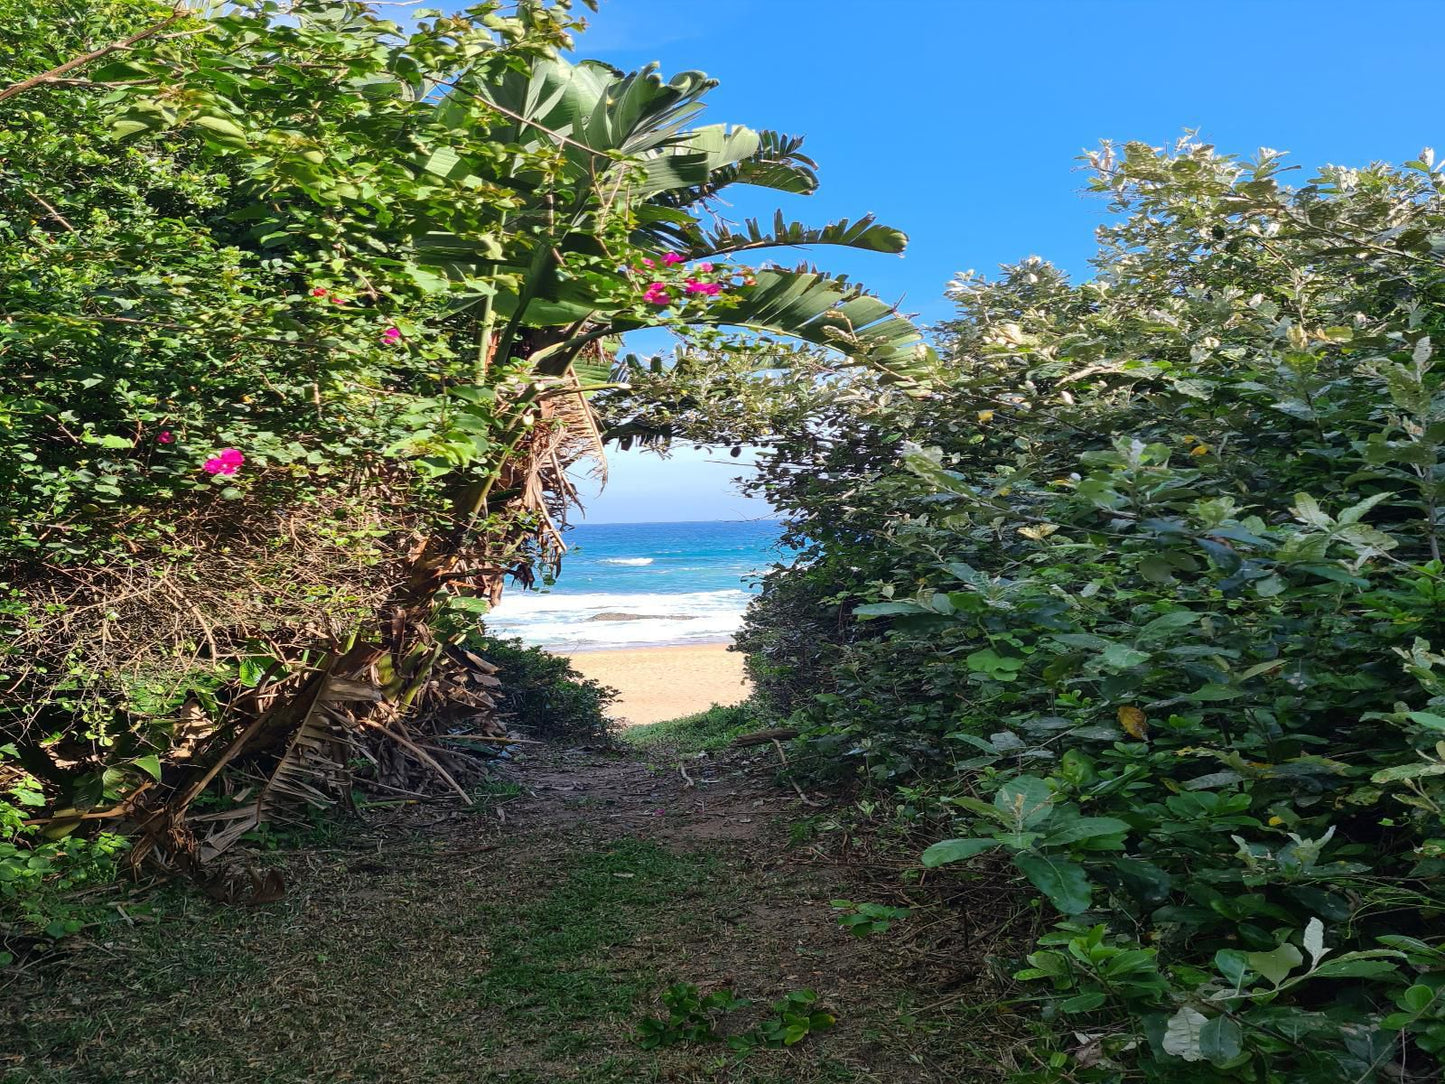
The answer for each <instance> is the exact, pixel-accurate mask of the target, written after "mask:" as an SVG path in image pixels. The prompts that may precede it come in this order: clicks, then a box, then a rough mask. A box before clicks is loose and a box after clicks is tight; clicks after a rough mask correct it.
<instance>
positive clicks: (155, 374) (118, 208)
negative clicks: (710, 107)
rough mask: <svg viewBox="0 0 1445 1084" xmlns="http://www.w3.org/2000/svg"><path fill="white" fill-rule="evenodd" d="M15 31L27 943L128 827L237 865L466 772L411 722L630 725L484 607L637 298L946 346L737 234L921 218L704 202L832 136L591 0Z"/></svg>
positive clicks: (9, 324)
mask: <svg viewBox="0 0 1445 1084" xmlns="http://www.w3.org/2000/svg"><path fill="white" fill-rule="evenodd" d="M0 24H3V25H4V27H5V29H6V33H5V35H4V40H3V42H0V73H3V75H0V357H3V366H0V689H3V694H0V794H3V795H4V796H5V797H3V798H0V900H3V901H4V903H5V906H6V917H5V920H4V921H3V923H0V936H5V937H9V936H11V935H15V936H25V937H28V936H33V935H43V936H47V937H53V936H57V935H59V934H63V933H65V932H67V931H68V930H71V929H73V928H74V927H75V925H76V924H77V920H76V919H75V918H74V916H72V915H70V914H69V913H68V912H67V911H66V909H65V907H64V906H63V905H61V904H58V903H55V904H53V906H52V905H51V904H47V905H46V906H44V907H42V906H41V905H40V904H39V903H38V902H37V901H38V900H39V899H40V898H41V896H43V895H44V893H43V892H42V891H41V889H42V888H44V887H45V886H49V887H51V888H57V887H63V886H65V885H66V884H70V883H75V882H78V881H80V880H83V879H85V878H90V877H94V876H103V875H105V873H106V872H107V871H108V870H109V869H110V868H111V865H112V862H113V859H114V857H115V855H116V854H117V852H118V851H119V850H120V849H121V844H120V842H119V841H118V840H117V838H116V836H117V835H121V836H125V837H126V838H127V839H129V840H131V841H132V845H131V846H130V847H129V848H128V850H127V851H126V857H127V860H128V861H129V862H131V863H132V864H133V865H138V864H139V863H141V862H142V861H144V862H148V863H150V864H151V865H152V866H153V867H155V868H159V869H162V870H165V871H167V872H170V873H186V874H189V875H193V876H198V877H199V876H211V875H212V874H211V873H210V872H209V871H208V869H207V867H208V864H209V863H211V862H212V861H213V860H215V859H216V858H217V856H219V855H220V854H221V853H222V852H223V851H224V850H225V849H226V848H227V847H228V846H230V845H231V844H233V843H234V842H235V841H236V840H237V839H239V838H241V837H242V836H244V835H245V834H246V833H247V832H250V831H252V830H254V829H255V828H256V827H257V826H258V825H261V824H263V823H264V822H267V821H269V820H273V819H276V818H284V817H287V816H294V815H296V814H297V812H298V811H299V809H300V808H301V807H304V806H313V807H315V806H323V805H326V804H328V803H330V802H334V801H336V800H338V799H340V800H345V799H347V798H348V797H349V794H350V790H351V787H352V785H353V784H354V783H356V782H357V781H358V780H367V779H371V780H375V781H377V782H378V783H379V784H382V785H389V786H391V787H392V788H393V790H395V789H397V788H400V789H403V790H405V789H411V788H413V787H414V786H416V785H419V784H418V782H417V780H415V779H413V778H412V776H415V775H417V773H418V772H420V773H423V774H426V775H429V776H430V777H431V779H432V781H433V782H435V781H437V780H440V781H442V782H443V783H444V784H445V785H447V786H448V787H449V788H450V789H451V790H453V791H454V792H455V793H457V794H458V795H459V796H465V795H466V788H465V787H462V786H461V785H460V784H458V783H457V781H456V779H455V775H456V774H459V773H461V772H462V771H463V770H464V768H465V763H464V762H465V759H466V758H464V757H462V756H461V755H460V754H455V753H447V754H444V755H443V756H441V757H440V758H439V757H438V756H437V755H435V754H434V753H431V752H428V751H427V749H426V748H424V747H423V746H424V745H426V744H433V743H429V742H421V741H419V740H414V739H417V738H418V737H419V735H418V733H417V730H416V728H422V729H425V730H427V731H428V734H429V736H432V737H434V736H436V734H437V732H438V731H441V732H443V733H445V735H446V736H447V737H449V738H450V737H452V736H454V734H455V732H456V731H458V730H460V729H464V728H467V727H472V726H482V727H484V728H485V727H487V726H496V725H498V724H497V717H498V716H499V715H503V714H505V713H506V712H507V711H508V710H510V711H511V712H513V713H514V714H516V715H517V716H519V717H521V718H522V719H523V720H524V721H525V722H527V723H529V724H540V721H541V718H542V716H543V715H545V716H546V718H547V724H548V726H552V727H556V728H559V729H575V728H577V727H582V728H584V729H585V728H587V727H589V726H590V727H592V728H595V727H596V725H597V711H598V709H599V707H600V706H601V703H602V697H603V693H602V691H601V690H599V689H597V688H595V687H592V686H588V685H586V684H585V683H583V684H577V683H571V682H569V680H568V679H567V675H566V673H565V669H566V668H565V665H559V666H550V665H549V664H546V663H543V662H539V660H538V659H537V658H535V657H533V656H531V655H529V654H527V653H525V652H517V651H515V650H513V649H510V648H506V647H495V649H496V651H497V653H498V654H499V655H501V656H505V663H503V662H488V661H487V660H486V659H485V658H482V657H481V656H480V655H478V654H477V651H478V650H481V651H483V652H485V651H486V650H487V649H488V643H487V642H486V641H483V640H481V639H479V628H478V619H479V617H480V616H481V615H482V614H484V613H485V612H486V610H487V608H488V606H489V605H490V604H491V603H493V602H495V600H496V598H497V597H498V595H499V593H500V592H501V590H502V586H503V582H504V577H506V576H508V575H510V576H512V577H514V578H516V579H517V580H520V581H521V582H523V583H530V582H532V580H533V579H534V578H536V577H538V576H545V575H548V574H550V573H551V572H553V571H554V570H555V568H556V565H557V562H558V560H559V558H560V553H561V548H562V547H561V540H560V533H559V528H560V525H561V523H562V522H563V521H564V518H565V515H566V513H567V509H568V507H569V505H570V504H571V502H572V498H573V495H574V491H573V489H572V485H571V482H570V481H569V480H568V477H567V470H568V468H569V467H571V466H573V465H574V464H577V463H579V462H582V461H585V460H586V459H588V458H589V457H592V456H595V455H596V454H597V452H598V451H599V449H600V440H601V433H600V431H599V429H598V424H597V419H596V417H595V415H594V412H593V410H592V407H591V406H590V405H589V402H588V397H589V396H590V395H591V394H592V393H593V392H594V391H595V390H597V389H598V388H599V387H604V386H606V385H608V384H609V383H610V376H611V367H612V366H611V353H610V348H609V345H608V344H611V343H613V342H614V341H615V338H616V336H617V335H618V334H619V333H620V332H622V331H626V330H629V329H633V328H638V327H643V326H658V327H667V328H672V329H674V330H676V331H677V332H678V333H679V334H680V335H684V336H686V335H688V334H690V333H692V329H699V330H698V334H701V335H703V336H704V337H705V338H706V339H707V341H708V342H709V343H711V344H714V346H718V347H721V346H725V345H726V344H727V343H728V342H729V341H730V340H728V339H727V338H726V337H725V336H723V335H722V333H721V332H719V331H718V330H717V329H718V328H720V327H724V326H727V327H735V328H745V329H750V330H753V331H768V330H772V331H778V332H784V333H787V334H790V335H793V336H796V337H798V338H801V339H803V340H805V341H811V342H814V343H816V344H819V345H821V346H824V347H826V348H827V350H828V351H829V353H830V356H831V357H832V358H833V359H834V363H835V364H836V365H839V366H843V367H848V366H855V365H862V366H870V367H873V368H875V369H876V370H878V371H879V372H880V373H884V374H886V375H887V378H888V379H890V380H893V381H907V380H908V379H909V378H910V377H909V373H910V371H912V370H914V369H918V368H926V365H927V363H928V361H929V359H930V357H931V352H930V351H929V350H928V349H927V348H926V347H925V346H924V345H923V344H922V343H921V339H920V336H919V335H918V333H917V332H916V331H915V330H914V328H913V327H912V325H911V324H909V323H908V322H907V321H905V320H902V319H900V318H899V317H897V316H896V315H895V314H894V313H893V311H892V309H891V308H890V306H888V305H886V304H884V303H883V302H881V301H879V300H877V299H876V298H873V297H871V296H869V295H867V294H865V293H863V292H862V291H861V290H859V289H858V288H856V287H854V286H852V285H849V284H846V283H844V282H843V281H842V280H839V279H834V278H831V277H829V276H827V275H826V274H823V273H821V272H818V271H816V270H814V269H811V268H800V269H798V270H786V269H782V268H777V267H767V268H758V269H752V268H748V267H745V266H742V265H741V264H738V263H736V262H734V260H733V258H734V257H735V256H736V255H737V254H739V253H745V252H751V251H754V250H759V249H766V248H768V247H770V246H774V245H780V244H785V245H789V246H795V245H799V244H827V245H845V246H851V247H857V248H862V249H865V250H871V251H881V252H897V251H900V250H901V249H902V247H903V245H904V243H905V238H904V237H903V236H902V234H900V233H899V232H898V231H896V230H892V229H889V228H887V227H885V226H881V225H879V224H877V223H874V222H873V221H871V220H870V219H866V218H865V219H862V220H859V221H854V222H851V223H850V222H840V223H836V224H832V225H826V226H823V227H820V228H810V227H805V226H803V225H801V224H798V223H790V222H787V221H785V220H783V219H781V217H780V218H779V219H778V221H777V222H776V229H774V230H769V229H766V228H763V227H762V226H760V225H758V224H757V223H755V222H754V223H747V224H746V225H745V226H744V227H742V228H739V229H733V228H729V227H723V226H716V225H713V224H711V216H710V214H709V212H708V207H709V206H710V201H713V200H715V199H716V198H718V197H719V195H720V194H721V193H723V192H725V191H726V190H727V189H728V188H729V186H732V185H739V184H741V185H751V186H756V187H763V188H771V189H775V190H778V191H785V192H789V193H797V194H807V193H809V192H811V191H813V189H814V188H815V187H816V184H817V176H816V171H815V166H814V164H813V163H812V161H811V160H810V159H809V158H807V156H806V155H804V154H803V152H802V150H801V140H799V139H796V138H792V137H788V136H784V135H780V134H778V133H774V132H768V131H757V130H754V129H750V128H744V127H733V126H726V125H721V124H710V125H704V124H699V123H698V120H699V116H700V114H701V112H702V110H703V108H704V101H703V99H704V97H705V96H706V94H707V93H708V92H709V91H710V90H711V89H712V87H713V86H714V85H715V83H714V81H713V80H710V79H708V78H707V77H706V76H704V75H703V74H702V73H699V72H684V73H681V74H679V75H677V76H675V77H672V78H670V79H664V78H663V77H662V76H661V75H659V74H658V73H657V71H656V70H655V69H653V68H647V69H644V70H642V71H638V72H633V73H630V74H628V73H623V72H619V71H617V70H615V69H613V68H611V67H609V66H607V65H604V64H601V63H598V62H594V61H581V62H578V63H572V62H569V61H567V60H566V59H564V58H563V56H562V53H563V51H564V50H565V49H566V48H567V47H568V46H569V45H570V44H571V43H572V40H573V39H572V33H573V32H574V31H575V30H576V29H578V27H579V26H580V23H579V22H578V21H577V20H576V19H575V17H574V13H573V11H572V6H571V4H570V3H569V0H517V2H516V3H512V4H507V5H503V4H501V3H494V2H487V3H479V4H475V5H472V6H471V7H469V8H467V9H466V10H465V11H464V12H462V13H460V14H456V15H428V16H425V17H423V18H421V19H420V20H419V21H416V22H414V23H412V24H409V25H407V26H402V25H400V24H398V23H394V22H390V21H387V20H385V19H382V18H380V17H378V15H377V14H376V12H375V11H373V10H372V8H371V7H370V6H368V5H366V4H363V3H355V2H350V0H287V2H284V3H282V2H277V0H247V2H243V3H238V4H228V5H223V6H217V7H216V9H215V11H213V12H210V13H209V14H202V13H199V12H196V11H190V10H187V9H186V8H184V7H181V6H176V7H172V5H171V4H169V3H161V2H159V0H105V2H102V3H89V4H76V3H71V2H69V0H43V2H39V3H36V2H32V0H24V2H21V0H0ZM739 349H743V348H739ZM617 421H618V422H619V424H625V423H627V421H628V419H627V418H625V417H622V418H619V419H617ZM492 646H495V645H492ZM504 665H505V666H507V667H510V668H511V669H512V670H513V672H514V674H513V676H514V677H515V678H516V681H515V682H514V683H513V687H512V688H511V689H509V690H507V691H505V692H497V691H496V690H498V689H499V687H501V686H504V685H505V683H506V678H507V675H506V674H505V673H503V675H502V677H500V678H499V677H497V676H496V675H497V673H498V671H499V669H500V668H502V667H503V666H504ZM533 678H536V679H537V681H535V682H534V681H533ZM538 682H540V683H541V685H543V686H547V687H548V688H549V689H550V692H548V693H546V694H545V695H542V694H538V693H537V692H536V688H537V685H538ZM539 696H542V698H541V699H539V698H538V697H539ZM548 697H550V699H548ZM558 697H565V698H567V703H566V704H565V705H563V707H562V708H561V709H560V710H559V703H560V701H559V700H558V699H557V698H558ZM561 716H565V718H561ZM478 737H479V738H480V739H481V740H483V741H485V740H486V739H487V734H482V735H479V736H478ZM443 760H445V761H446V764H443V763H442V761H443ZM193 807H194V809H193ZM202 810H204V812H202ZM101 827H104V828H106V829H116V830H118V831H114V832H104V831H98V829H99V828H101ZM47 908H48V909H47ZM47 916H49V917H47Z"/></svg>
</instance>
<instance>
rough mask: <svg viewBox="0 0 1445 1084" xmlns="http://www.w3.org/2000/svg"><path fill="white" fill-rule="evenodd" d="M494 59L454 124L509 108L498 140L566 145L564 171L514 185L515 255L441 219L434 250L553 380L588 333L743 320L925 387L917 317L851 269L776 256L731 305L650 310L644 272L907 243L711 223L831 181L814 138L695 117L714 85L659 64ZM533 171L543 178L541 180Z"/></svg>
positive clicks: (446, 114) (458, 106) (499, 333)
mask: <svg viewBox="0 0 1445 1084" xmlns="http://www.w3.org/2000/svg"><path fill="white" fill-rule="evenodd" d="M492 72H494V70H493V69H488V71H487V72H486V73H479V74H478V76H477V77H475V78H472V77H469V76H464V77H462V78H460V79H458V80H457V81H456V82H455V83H454V84H453V85H452V87H451V88H450V90H449V91H448V94H447V96H446V99H445V100H444V101H443V102H442V104H441V105H440V106H439V110H440V112H441V116H442V118H443V120H444V122H445V123H447V124H449V125H455V124H458V123H460V122H461V120H462V118H463V116H464V115H465V114H466V113H469V112H475V111H479V112H480V113H482V114H483V115H490V117H491V118H492V119H493V121H495V117H496V116H498V115H500V117H501V118H503V122H502V123H501V124H500V125H495V124H494V127H493V128H492V131H493V133H494V135H495V136H496V137H497V138H499V139H501V140H504V141H506V142H507V143H509V144H510V145H513V146H515V147H516V149H517V152H518V154H519V156H530V157H532V158H535V157H536V156H537V155H538V154H539V153H542V152H549V151H550V152H551V160H552V162H553V163H554V167H553V170H552V171H551V172H550V174H549V175H547V176H543V175H542V174H540V173H538V174H535V175H533V176H531V177H527V176H523V177H519V178H516V179H515V183H516V184H517V185H518V187H519V189H521V190H524V191H529V193H530V198H528V199H527V200H526V201H525V205H524V206H522V207H520V208H519V209H518V210H517V212H516V214H515V216H514V218H513V219H512V221H511V223H510V225H511V226H512V227H513V228H512V229H511V230H509V241H510V242H511V243H510V246H509V249H508V251H505V252H503V253H501V254H500V255H498V254H497V253H496V251H495V249H494V248H493V246H491V245H490V244H486V245H472V244H470V243H469V242H468V241H467V240H466V239H465V238H461V237H456V236H454V235H448V234H446V233H445V232H444V231H438V232H437V233H436V234H434V235H432V236H431V237H430V238H429V241H428V250H429V251H430V252H432V253H434V254H442V255H443V256H444V257H445V262H446V263H447V264H448V265H449V266H450V267H452V268H453V269H454V270H456V271H459V272H463V271H468V270H471V271H483V272H486V273H488V275H489V281H487V282H486V283H485V284H484V285H483V286H482V288H481V289H480V290H479V291H478V293H477V294H476V295H475V296H474V297H472V298H470V299H468V301H467V302H465V304H466V305H468V306H471V307H475V308H476V309H478V310H480V311H481V312H482V314H483V320H482V326H483V331H484V333H486V334H489V335H494V336H495V342H494V344H493V346H492V349H493V350H494V351H495V352H496V353H497V354H498V355H499V356H502V357H506V356H507V355H508V353H509V352H511V351H513V350H515V349H516V348H517V347H518V345H519V344H520V343H521V342H523V341H524V340H525V342H526V343H527V348H528V349H529V351H531V356H532V357H534V358H535V359H536V370H537V372H538V373H539V374H541V375H548V376H558V375H561V374H564V373H565V372H567V370H568V367H569V366H570V365H571V364H572V363H573V361H574V360H575V359H576V358H577V356H578V355H579V354H580V353H581V351H582V350H583V349H584V348H585V347H586V346H587V345H588V344H589V343H592V342H595V341H598V340H600V339H603V338H607V337H610V336H614V335H617V334H619V333H621V332H625V331H630V330H636V329H638V328H641V327H646V326H655V325H657V324H660V323H673V324H677V325H684V326H685V325H701V326H728V327H737V328H741V329H745V330H750V331H757V332H767V333H774V334H780V335H785V336H789V337H792V338H797V339H801V340H804V341H806V342H809V343H813V344H815V345H819V346H823V347H827V348H829V349H831V350H834V351H837V352H838V353H839V354H841V355H842V356H843V358H844V359H846V361H847V362H849V363H853V364H860V365H867V366H871V367H874V368H876V369H878V370H880V371H881V372H882V373H883V374H884V376H885V379H891V380H894V381H897V382H900V383H905V384H915V383H921V382H922V381H924V380H925V379H926V377H927V375H928V373H929V372H930V371H931V369H932V367H933V365H934V363H935V358H934V355H933V353H932V351H931V350H930V349H929V348H928V347H927V345H926V344H925V343H924V341H923V337H922V335H921V334H920V332H919V331H918V329H917V328H916V327H914V326H913V324H912V323H910V322H909V321H908V320H906V319H905V318H903V317H902V316H900V315H899V314H898V313H897V311H896V309H895V308H894V307H893V306H891V305H889V304H887V303H886V302H884V301H882V300H880V299H878V298H877V297H874V296H872V295H869V294H868V293H866V292H865V291H864V290H862V289H861V288H860V287H858V286H856V285H853V284H850V283H849V282H848V281H847V280H846V279H844V278H841V277H835V276H831V275H828V274H825V273H823V272H820V271H817V270H815V269H812V268H810V267H807V266H800V267H797V268H794V269H782V268H771V267H770V268H765V269H762V270H759V271H756V272H753V273H751V274H750V275H749V277H748V279H747V280H746V285H744V286H743V287H741V288H740V289H738V290H737V291H736V292H730V297H729V298H728V303H727V304H721V305H688V306H683V307H680V308H678V309H676V310H670V311H668V312H666V313H657V314H652V313H649V312H647V311H645V307H642V308H640V307H639V306H638V304H637V294H638V292H639V287H638V286H637V285H636V284H635V283H633V282H632V281H630V279H629V276H628V268H629V266H632V265H635V264H637V263H639V262H641V263H643V264H646V262H647V261H653V262H654V263H656V262H657V261H660V260H663V259H668V260H672V261H679V260H681V261H687V262H693V261H702V262H705V263H706V262H710V261H713V260H723V259H726V258H728V257H730V256H734V255H736V254H739V253H743V252H755V251H760V250H767V249H772V248H778V247H799V246H813V245H833V246H843V247H848V248H854V249H861V250H865V251H873V252H883V253H901V252H902V251H903V249H904V247H905V245H906V244H907V238H906V236H905V235H904V234H903V233H902V232H900V231H899V230H896V229H892V228H891V227H888V226H884V225H881V224H878V223H877V222H875V221H874V219H873V218H872V216H865V217H863V218H861V219H857V220H853V221H850V220H846V219H845V220H841V221H839V222H835V223H830V224H827V225H824V226H821V227H809V226H805V225H803V224H801V223H797V222H788V221H787V220H786V218H785V217H784V216H783V215H782V214H781V213H779V214H778V215H777V216H776V217H775V220H774V222H773V223H772V228H771V229H765V228H764V227H763V226H762V225H761V224H760V223H759V222H758V221H757V220H750V221H748V222H747V223H745V224H744V225H743V227H742V228H740V229H734V228H731V227H727V226H721V227H718V228H715V229H711V230H709V229H707V228H705V226H704V225H703V223H702V221H701V220H700V214H701V213H702V212H704V211H706V210H707V209H708V207H709V205H710V203H711V202H712V201H713V200H715V199H716V198H718V197H719V195H720V194H722V193H723V192H724V191H725V190H726V189H728V188H729V187H731V186H734V185H748V186H753V187H761V188H767V189H772V190H775V191H780V192H787V193H793V194H809V193H811V192H813V191H814V190H815V189H816V188H817V174H816V164H815V163H814V162H813V161H812V160H811V159H810V158H808V157H806V156H805V155H804V154H803V153H802V149H801V148H802V140H801V139H798V138H794V137H790V136H786V135H781V134H779V133H777V132H770V131H754V130H753V129H750V128H745V127H728V126H724V125H706V126H698V127H692V126H691V125H692V122H693V121H695V120H696V119H697V118H698V117H699V115H700V114H701V112H702V110H703V108H704V102H703V98H704V96H705V95H706V94H707V92H708V91H709V90H711V89H712V88H713V87H714V86H716V85H717V84H716V81H715V80H712V79H709V78H707V77H706V76H704V75H703V74H702V73H700V72H695V71H689V72H683V73H681V74H679V75H677V76H675V77H673V78H672V79H670V80H666V81H664V79H663V78H662V76H661V75H660V74H659V73H658V71H657V69H656V66H655V65H649V66H647V67H645V68H643V69H641V70H640V71H636V72H632V73H629V74H624V73H622V72H620V71H618V70H616V69H614V68H612V67H610V66H608V65H605V64H602V63H599V62H597V61H584V62H582V63H579V64H571V63H568V62H567V61H565V60H562V59H559V58H550V59H539V60H537V61H535V62H534V63H533V64H532V65H531V66H530V69H529V70H525V71H518V70H515V69H513V70H507V71H505V72H504V73H502V74H501V75H500V76H497V75H495V74H491V77H490V78H488V77H487V76H488V74H490V73H492ZM529 183H532V184H534V185H535V187H532V188H530V190H528V188H527V186H528V184H529Z"/></svg>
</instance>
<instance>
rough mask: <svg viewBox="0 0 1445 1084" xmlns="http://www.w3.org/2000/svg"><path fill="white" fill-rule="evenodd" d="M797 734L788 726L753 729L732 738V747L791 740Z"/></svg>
mask: <svg viewBox="0 0 1445 1084" xmlns="http://www.w3.org/2000/svg"><path fill="white" fill-rule="evenodd" d="M797 736H798V732H797V731H796V730H793V729H791V728H789V727H779V728H777V729H774V730H755V731H753V732H752V733H751V734H739V735H738V736H737V737H736V738H734V739H733V740H732V745H733V748H734V749H740V748H742V747H743V746H745V745H766V744H767V743H768V742H770V741H772V742H777V741H792V740H793V739H794V738H796V737H797Z"/></svg>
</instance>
